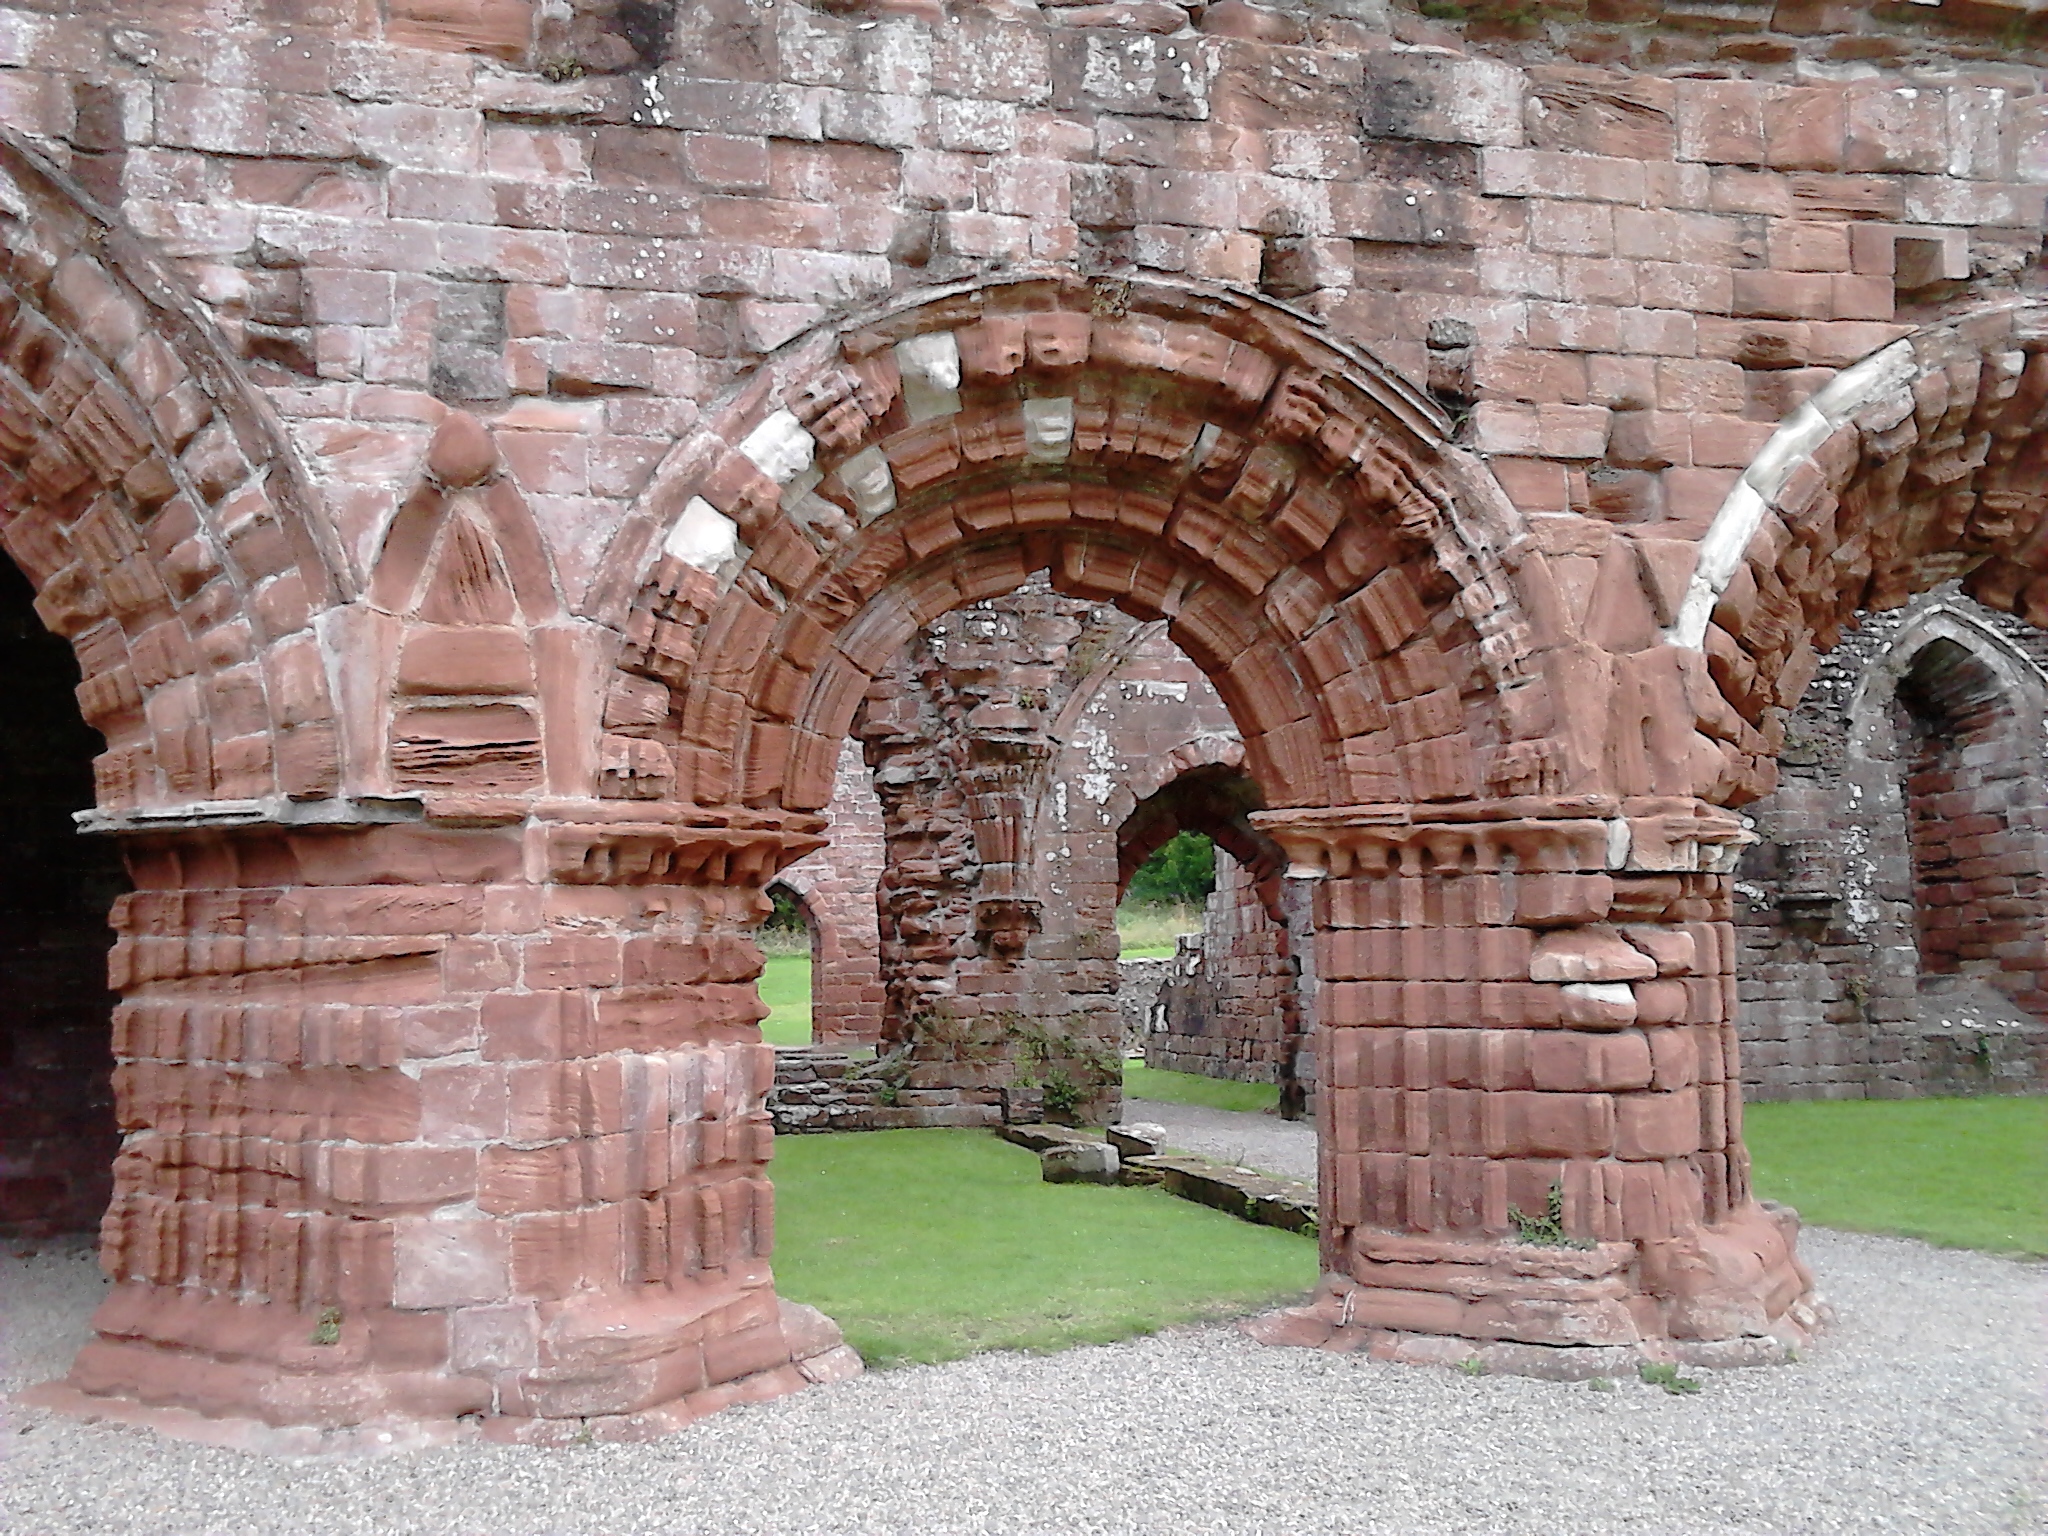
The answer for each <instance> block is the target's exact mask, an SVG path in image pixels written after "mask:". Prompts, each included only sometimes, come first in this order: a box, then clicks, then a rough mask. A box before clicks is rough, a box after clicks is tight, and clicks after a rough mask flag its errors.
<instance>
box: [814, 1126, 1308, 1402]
mask: <svg viewBox="0 0 2048 1536" xmlns="http://www.w3.org/2000/svg"><path fill="white" fill-rule="evenodd" d="M774 1169H775V1192H776V1244H775V1277H776V1286H777V1289H779V1290H780V1291H781V1292H782V1294H783V1295H785V1296H788V1297H790V1298H791V1299H792V1300H795V1301H803V1302H808V1303H809V1304H810V1305H812V1306H814V1307H820V1308H823V1309H824V1311H825V1312H827V1313H828V1314H830V1315H831V1317H832V1318H833V1319H834V1320H835V1321H837V1322H838V1324H839V1326H840V1327H841V1328H843V1329H844V1330H845V1331H846V1338H847V1342H848V1343H850V1344H852V1345H853V1347H854V1348H855V1349H857V1350H859V1351H860V1353H861V1356H862V1358H864V1359H865V1360H866V1361H867V1362H868V1363H869V1364H870V1365H878V1366H885V1365H906V1364H912V1363H916V1362H927V1361H936V1360H952V1359H957V1358H958V1357H960V1356H962V1355H970V1354H974V1353H977V1352H978V1351H981V1350H985V1349H1061V1348H1065V1347H1067V1346H1069V1345H1073V1344H1099V1343H1107V1342H1108V1341H1110V1340H1112V1339H1121V1338H1127V1337H1129V1336H1130V1335H1132V1334H1139V1333H1150V1332H1152V1331H1154V1330H1155V1329H1159V1328H1163V1327H1166V1326H1168V1325H1170V1324H1173V1323H1185V1322H1194V1321H1197V1320H1200V1319H1204V1318H1214V1317H1227V1316H1234V1315H1237V1314H1240V1313H1244V1312H1249V1311H1253V1310H1255V1309H1257V1308H1259V1307H1262V1306H1265V1305H1267V1304H1269V1303H1272V1302H1275V1301H1278V1300H1281V1299H1283V1298H1286V1297H1290V1296H1294V1295H1298V1294H1300V1293H1301V1292H1304V1291H1306V1290H1307V1289H1308V1288H1309V1287H1310V1286H1312V1285H1314V1284H1315V1279H1316V1245H1315V1243H1314V1241H1313V1240H1311V1239H1309V1238H1305V1237H1300V1236H1297V1235H1296V1234H1294V1233H1291V1232H1282V1231H1279V1230H1277V1229H1276V1228H1272V1227H1257V1226H1252V1225H1251V1224H1249V1223H1247V1222H1242V1221H1238V1220H1237V1219H1235V1218H1234V1217H1230V1216H1225V1215H1223V1214H1222V1213H1221V1212H1219V1211H1212V1210H1209V1209H1208V1208H1206V1207H1204V1206H1199V1205H1192V1204H1190V1203H1188V1202H1187V1201H1184V1200H1176V1199H1175V1198H1174V1197H1173V1196H1171V1195H1167V1194H1163V1193H1161V1192H1160V1191H1158V1190H1156V1189H1137V1188H1125V1187H1111V1188H1104V1187H1102V1186H1100V1185H1093V1184H1046V1183H1043V1182H1041V1181H1040V1179H1039V1177H1038V1159H1037V1157H1035V1156H1034V1155H1033V1154H1031V1153H1030V1152H1027V1151H1025V1150H1024V1149H1023V1148H1022V1147H1015V1146H1011V1145H1010V1144H1009V1143H1008V1142H1005V1141H1000V1140H998V1139H997V1138H996V1137H994V1136H991V1135H989V1134H988V1133H987V1132H985V1131H867V1132H859V1133H851V1134H844V1135H831V1136H785V1137H778V1138H777V1139H776V1143H775V1165H774Z"/></svg>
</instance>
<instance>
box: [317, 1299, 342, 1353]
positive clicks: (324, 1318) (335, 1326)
mask: <svg viewBox="0 0 2048 1536" xmlns="http://www.w3.org/2000/svg"><path fill="white" fill-rule="evenodd" d="M313 1342H314V1343H315V1344H339V1343H340V1342H341V1308H339V1307H329V1308H327V1309H326V1310H325V1311H323V1312H322V1313H321V1314H320V1321H318V1322H317V1323H315V1324H314V1325H313Z"/></svg>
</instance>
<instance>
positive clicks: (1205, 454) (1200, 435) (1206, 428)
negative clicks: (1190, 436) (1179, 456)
mask: <svg viewBox="0 0 2048 1536" xmlns="http://www.w3.org/2000/svg"><path fill="white" fill-rule="evenodd" d="M1222 435H1223V429H1222V428H1221V427H1219V426H1217V425H1216V423H1215V422H1213V421H1205V422H1203V423H1202V430H1201V431H1199V432H1197V433H1196V434H1195V446H1194V447H1192V448H1190V449H1189V450H1188V472H1189V473H1190V474H1192V473H1194V471H1196V470H1198V469H1200V468H1201V467H1202V465H1203V464H1204V463H1206V462H1207V461H1208V458H1209V450H1210V449H1212V448H1214V447H1215V446H1216V439H1217V438H1219V437H1221V436H1222Z"/></svg>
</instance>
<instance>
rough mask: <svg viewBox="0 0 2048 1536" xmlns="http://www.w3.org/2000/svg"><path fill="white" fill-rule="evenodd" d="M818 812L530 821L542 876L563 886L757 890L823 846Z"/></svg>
mask: <svg viewBox="0 0 2048 1536" xmlns="http://www.w3.org/2000/svg"><path fill="white" fill-rule="evenodd" d="M819 825H820V821H819V818H817V817H814V816H792V817H782V818H765V817H733V818H731V819H729V820H720V821H718V822H716V823H714V824H709V825H698V826H682V825H678V824H676V823H674V822H663V821H652V820H649V821H633V820H615V821H603V822H590V821H575V822H556V823H551V824H543V825H540V826H538V827H536V829H535V831H536V833H537V835H538V837H539V846H540V860H541V865H542V870H543V874H544V877H545V878H546V879H548V880H553V881H559V882H560V883H562V884H564V885H713V886H731V887H739V888H743V889H750V890H759V889H761V888H762V887H764V886H766V885H767V884H768V882H769V881H770V880H772V879H774V878H775V875H776V872H777V871H779V870H781V869H783V868H785V867H787V866H788V865H790V864H793V863H795V862H796V861H797V860H798V859H800V858H802V857H803V856H804V855H805V854H807V853H811V852H814V851H815V850H817V849H819V848H822V847H824V846H825V839H824V838H822V837H820V836H819V835H818V827H819Z"/></svg>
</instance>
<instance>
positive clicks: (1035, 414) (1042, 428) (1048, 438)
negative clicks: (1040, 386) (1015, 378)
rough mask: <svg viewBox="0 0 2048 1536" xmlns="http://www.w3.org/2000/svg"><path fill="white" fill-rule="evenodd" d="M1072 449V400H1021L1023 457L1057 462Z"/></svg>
mask: <svg viewBox="0 0 2048 1536" xmlns="http://www.w3.org/2000/svg"><path fill="white" fill-rule="evenodd" d="M1073 449H1074V402H1073V401H1072V400H1068V399H1047V400H1026V401H1025V402H1024V457H1025V458H1027V459H1030V460H1034V461H1036V462H1038V463H1041V464H1051V463H1057V462H1058V461H1059V460H1061V459H1064V458H1065V457H1066V456H1067V455H1068V454H1069V453H1071V452H1073Z"/></svg>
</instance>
